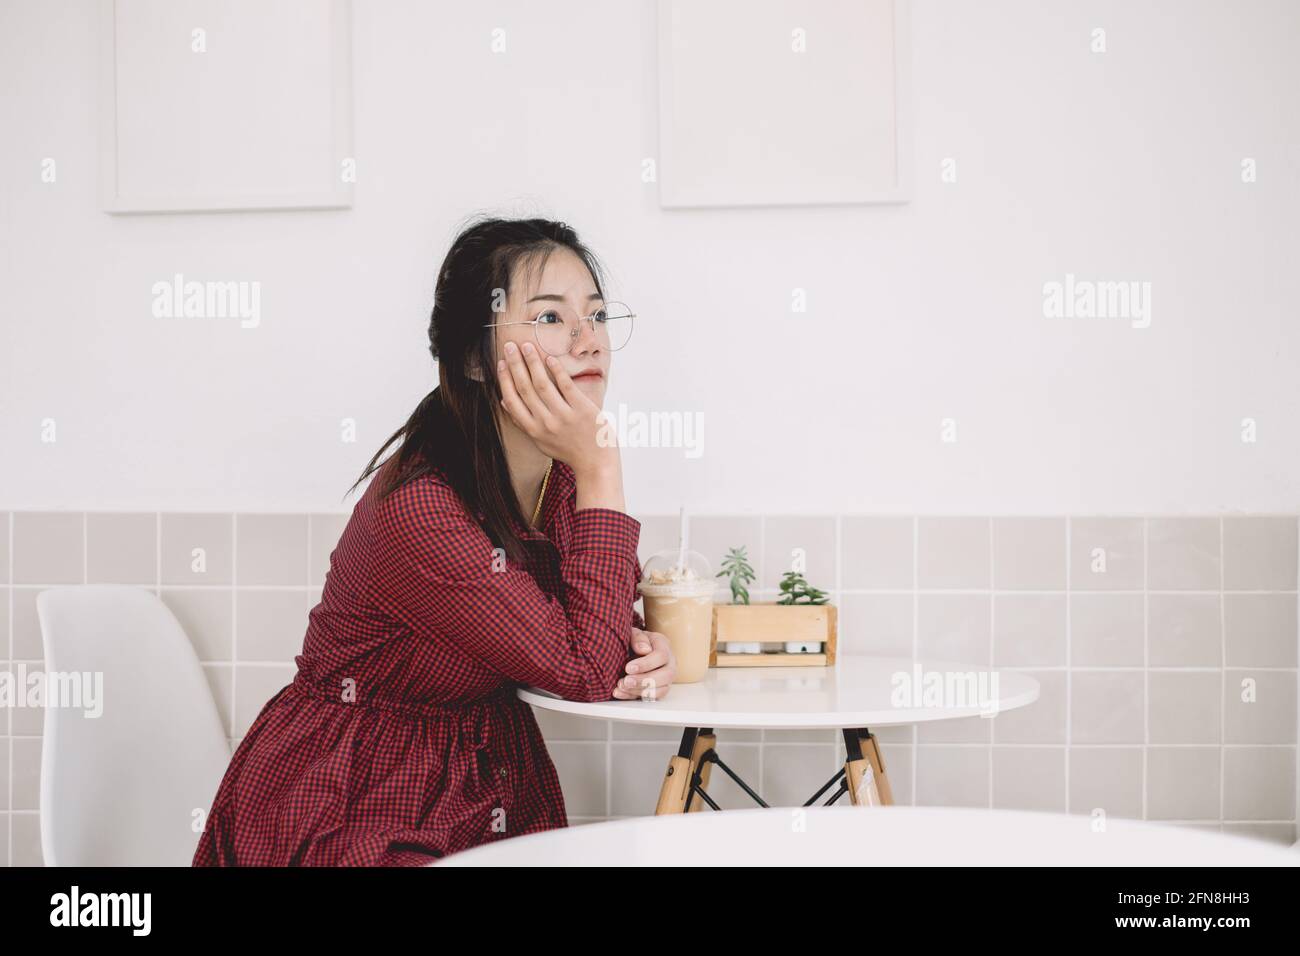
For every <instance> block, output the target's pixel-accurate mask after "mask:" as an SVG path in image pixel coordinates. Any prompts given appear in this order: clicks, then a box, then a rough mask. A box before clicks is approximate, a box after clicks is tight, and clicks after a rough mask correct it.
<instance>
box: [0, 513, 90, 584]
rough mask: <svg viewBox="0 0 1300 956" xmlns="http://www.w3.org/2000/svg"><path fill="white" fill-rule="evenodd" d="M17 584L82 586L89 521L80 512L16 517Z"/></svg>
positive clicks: (15, 559)
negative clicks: (86, 525) (87, 523)
mask: <svg viewBox="0 0 1300 956" xmlns="http://www.w3.org/2000/svg"><path fill="white" fill-rule="evenodd" d="M13 522H14V529H13V536H14V541H13V556H12V561H13V576H14V581H13V583H14V584H41V585H46V586H48V585H53V584H81V583H82V581H83V580H84V577H85V567H84V555H85V527H84V524H85V518H84V516H83V515H82V514H81V512H79V511H19V512H15V513H14V516H13Z"/></svg>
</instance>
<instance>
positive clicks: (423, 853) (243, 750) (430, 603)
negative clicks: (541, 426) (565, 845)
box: [193, 461, 644, 866]
mask: <svg viewBox="0 0 1300 956" xmlns="http://www.w3.org/2000/svg"><path fill="white" fill-rule="evenodd" d="M376 488H377V482H372V483H371V484H370V486H369V488H367V490H366V492H365V494H363V495H362V497H361V499H360V500H359V501H358V502H357V505H356V507H355V508H354V509H353V512H352V517H351V519H350V520H349V522H348V524H347V527H346V529H345V530H344V532H343V535H342V537H341V538H340V539H339V542H338V545H337V547H336V548H335V549H334V552H333V554H332V555H331V556H330V569H329V573H328V574H327V575H326V578H325V588H324V591H323V593H322V595H321V601H320V603H319V604H317V605H316V607H315V608H314V609H313V610H312V612H311V614H310V615H309V624H308V627H307V634H306V637H305V639H304V641H303V648H302V653H301V654H299V655H298V656H297V657H296V658H295V659H294V660H295V663H296V664H297V665H298V672H297V674H296V675H295V677H294V679H293V681H292V682H291V683H289V684H287V685H285V687H283V688H282V689H281V690H280V691H279V692H277V693H276V695H275V696H274V697H272V698H271V699H270V700H269V701H268V702H267V703H266V705H265V706H263V708H262V710H261V711H260V712H259V713H258V715H257V718H256V719H255V720H254V721H253V724H252V726H251V727H250V728H249V729H248V732H247V733H246V734H245V735H244V738H243V740H242V741H241V742H240V745H239V747H238V749H237V750H236V751H235V753H234V755H233V757H232V758H231V761H230V766H229V767H228V768H227V770H226V773H225V776H224V777H223V779H222V781H221V785H220V786H219V788H218V789H217V793H216V796H215V797H214V798H213V801H212V807H211V809H210V811H209V813H208V818H207V824H206V827H205V828H204V831H203V834H202V836H201V837H200V839H199V844H198V849H197V851H196V852H195V854H194V861H193V862H194V865H195V866H231V865H239V866H243V865H269V866H294V865H325V866H349V865H418V864H424V863H429V862H431V861H433V860H434V859H436V858H438V857H441V856H444V855H446V854H450V853H455V852H457V851H459V850H463V849H465V848H467V847H472V846H475V845H478V844H480V843H487V842H489V841H493V840H499V839H504V838H507V837H511V836H518V835H520V834H523V833H529V832H533V831H537V830H547V829H553V828H556V827H563V826H567V825H568V820H567V817H566V815H565V808H564V797H563V795H562V794H561V792H560V783H559V779H558V777H557V776H556V772H555V766H554V764H552V762H551V758H550V755H549V754H548V753H547V752H546V746H545V744H544V743H543V741H542V736H541V733H540V731H539V730H538V727H537V721H536V720H535V718H534V716H533V712H532V708H531V707H529V706H528V705H527V704H525V703H523V702H522V701H520V700H519V699H518V698H517V697H516V696H515V689H516V688H518V687H520V686H521V685H527V686H534V687H540V688H543V689H545V690H549V691H553V692H554V693H556V694H558V695H560V696H562V697H564V698H567V699H570V700H583V701H596V700H608V699H609V698H610V697H611V695H612V691H613V688H614V685H615V684H616V683H617V681H618V680H619V679H620V678H621V677H622V676H623V674H624V667H625V665H626V663H627V662H628V660H630V659H632V658H634V657H637V656H638V655H637V654H636V653H635V651H633V650H631V649H630V646H629V645H630V637H631V630H630V628H631V626H632V625H634V624H635V625H636V626H637V627H644V624H643V622H642V619H641V616H640V615H639V614H637V613H636V611H635V610H634V609H633V607H632V603H633V601H634V600H635V598H636V589H635V588H636V581H637V579H638V576H639V573H640V564H639V561H638V559H637V553H636V550H637V541H638V538H639V535H640V530H641V525H640V523H639V522H638V521H637V520H636V519H634V518H632V517H631V516H629V515H626V514H624V513H623V512H620V511H614V510H611V509H606V508H585V509H583V510H581V511H577V510H575V504H576V498H577V484H576V482H575V480H574V476H573V472H572V470H571V469H570V468H569V467H568V466H567V465H565V464H564V463H563V462H559V461H557V462H555V465H554V467H553V468H552V473H551V479H550V483H549V485H548V487H547V490H546V497H545V500H544V501H543V504H542V515H541V518H540V520H539V526H540V529H541V530H537V529H533V528H522V527H518V525H516V528H517V530H518V531H519V532H520V534H521V537H522V538H523V540H524V544H525V547H526V548H527V549H528V559H527V561H526V562H525V564H524V566H523V567H517V566H514V565H511V566H508V567H506V566H504V562H505V559H504V557H502V558H501V560H500V561H498V562H495V567H494V553H493V549H492V544H491V542H490V540H489V539H488V537H487V535H486V534H484V533H483V531H482V530H481V529H480V528H479V526H478V525H477V524H476V523H475V522H474V521H473V519H472V518H471V516H470V514H469V512H468V511H467V510H466V508H465V505H464V504H463V503H462V501H461V499H460V498H459V496H457V495H456V493H455V492H454V491H453V490H452V488H451V487H450V485H448V484H447V483H446V482H445V481H443V480H442V478H441V477H437V476H426V477H423V478H419V479H416V480H414V481H411V482H409V483H407V484H406V485H405V486H403V487H402V488H400V489H399V490H398V491H396V492H394V493H393V494H392V496H390V497H389V498H388V499H387V500H386V501H384V502H382V503H381V502H379V501H378V497H377V495H376V493H375V490H376Z"/></svg>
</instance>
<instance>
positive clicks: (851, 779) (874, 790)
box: [844, 727, 894, 807]
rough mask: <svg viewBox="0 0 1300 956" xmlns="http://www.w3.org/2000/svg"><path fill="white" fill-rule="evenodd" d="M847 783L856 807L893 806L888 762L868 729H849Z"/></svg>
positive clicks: (851, 800) (845, 777) (846, 730)
mask: <svg viewBox="0 0 1300 956" xmlns="http://www.w3.org/2000/svg"><path fill="white" fill-rule="evenodd" d="M844 749H845V753H846V755H847V759H846V760H845V762H844V781H845V785H846V786H847V787H848V791H849V801H850V802H851V803H852V804H853V806H855V807H878V806H883V805H888V804H892V803H893V802H894V794H893V791H892V789H891V788H890V786H889V778H888V777H887V776H886V775H885V759H884V757H883V756H882V755H881V752H880V745H879V743H878V742H877V740H876V736H875V734H873V733H871V732H870V731H868V730H867V729H866V728H862V729H858V728H856V727H854V728H846V729H845V730H844Z"/></svg>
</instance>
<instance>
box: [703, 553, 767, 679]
mask: <svg viewBox="0 0 1300 956" xmlns="http://www.w3.org/2000/svg"><path fill="white" fill-rule="evenodd" d="M723 575H726V576H727V578H728V581H727V583H728V584H729V585H730V587H731V603H732V604H748V603H749V588H748V587H746V585H748V584H749V583H750V582H751V581H753V580H754V569H753V568H752V567H750V565H749V556H748V555H746V554H745V549H744V547H739V548H731V549H729V550H728V551H727V556H726V557H725V558H723V559H722V570H721V571H719V572H718V573H717V574H716V575H714V577H719V578H720V577H722V576H723ZM762 650H763V645H762V644H760V643H759V642H758V641H727V653H728V654H758V653H761V652H762Z"/></svg>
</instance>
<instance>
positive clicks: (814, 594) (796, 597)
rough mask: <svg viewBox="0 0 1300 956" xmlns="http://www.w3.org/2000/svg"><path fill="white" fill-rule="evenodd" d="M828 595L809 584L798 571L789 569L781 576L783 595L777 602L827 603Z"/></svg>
mask: <svg viewBox="0 0 1300 956" xmlns="http://www.w3.org/2000/svg"><path fill="white" fill-rule="evenodd" d="M827 599H828V595H827V594H826V592H825V591H819V590H817V589H816V588H815V587H813V586H812V585H811V584H809V583H808V582H807V581H806V580H805V579H804V576H803V575H802V574H800V573H799V572H798V571H787V572H785V576H784V577H783V578H781V596H780V597H779V598H778V599H777V602H776V603H777V604H825V603H826V601H827Z"/></svg>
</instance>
